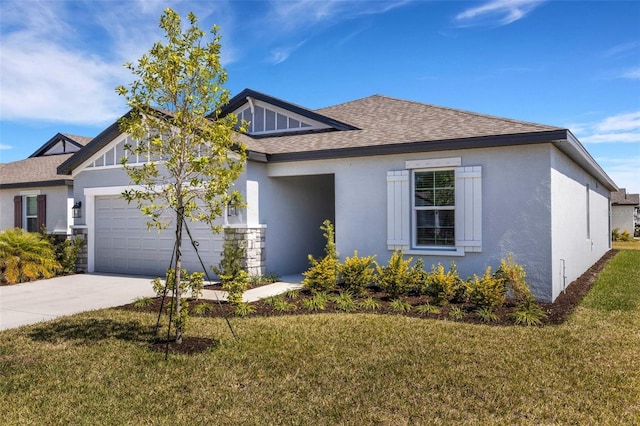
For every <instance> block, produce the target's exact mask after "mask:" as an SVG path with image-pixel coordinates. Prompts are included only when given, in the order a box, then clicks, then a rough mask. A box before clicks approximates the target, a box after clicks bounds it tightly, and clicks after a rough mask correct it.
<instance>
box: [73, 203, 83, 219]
mask: <svg viewBox="0 0 640 426" xmlns="http://www.w3.org/2000/svg"><path fill="white" fill-rule="evenodd" d="M71 212H72V213H73V214H72V216H73V218H74V219H78V218H80V217H82V201H76V203H75V204H74V205H73V207H71Z"/></svg>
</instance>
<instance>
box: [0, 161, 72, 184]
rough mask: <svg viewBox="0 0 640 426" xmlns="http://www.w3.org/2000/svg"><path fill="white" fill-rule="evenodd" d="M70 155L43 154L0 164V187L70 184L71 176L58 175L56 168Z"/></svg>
mask: <svg viewBox="0 0 640 426" xmlns="http://www.w3.org/2000/svg"><path fill="white" fill-rule="evenodd" d="M72 155H73V154H61V155H44V156H42V157H30V158H27V159H25V160H20V161H14V162H12V163H5V164H1V165H0V189H7V188H25V187H34V186H57V185H71V184H72V183H73V180H72V178H71V176H67V175H59V174H58V173H57V168H58V166H59V165H60V164H62V163H63V162H64V161H66V160H68V159H69V158H71V156H72Z"/></svg>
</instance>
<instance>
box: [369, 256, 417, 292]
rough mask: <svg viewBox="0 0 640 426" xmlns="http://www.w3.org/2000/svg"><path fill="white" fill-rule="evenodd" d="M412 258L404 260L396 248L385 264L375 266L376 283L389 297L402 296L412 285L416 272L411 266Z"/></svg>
mask: <svg viewBox="0 0 640 426" xmlns="http://www.w3.org/2000/svg"><path fill="white" fill-rule="evenodd" d="M412 260H413V258H412V257H410V258H409V259H407V260H405V259H404V257H403V252H402V251H399V250H396V251H394V252H393V255H392V256H391V259H389V263H388V264H387V266H380V265H377V266H376V270H377V272H378V276H377V283H378V285H379V286H380V287H381V288H382V290H383V291H384V292H385V293H387V294H388V295H389V296H390V297H391V298H394V299H397V298H398V297H400V296H404V295H406V294H407V293H409V290H411V289H412V288H413V287H414V284H415V283H414V280H415V275H416V273H415V270H414V269H413V268H412V267H411V261H412Z"/></svg>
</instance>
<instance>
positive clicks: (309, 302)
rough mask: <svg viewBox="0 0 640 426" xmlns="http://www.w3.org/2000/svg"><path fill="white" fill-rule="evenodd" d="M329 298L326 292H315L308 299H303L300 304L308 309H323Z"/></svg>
mask: <svg viewBox="0 0 640 426" xmlns="http://www.w3.org/2000/svg"><path fill="white" fill-rule="evenodd" d="M329 300H330V298H329V295H328V294H327V293H316V294H314V295H313V297H311V298H309V299H303V300H302V306H303V307H304V308H305V309H306V310H308V311H324V310H325V309H326V308H327V303H329Z"/></svg>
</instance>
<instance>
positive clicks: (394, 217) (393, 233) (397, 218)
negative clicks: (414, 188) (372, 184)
mask: <svg viewBox="0 0 640 426" xmlns="http://www.w3.org/2000/svg"><path fill="white" fill-rule="evenodd" d="M409 195H410V194H409V170H393V171H389V172H387V248H388V249H389V250H405V249H407V248H408V247H409V241H410V227H409V223H410V220H411V214H410V211H409V209H410V208H411V201H410V199H409Z"/></svg>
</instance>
